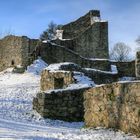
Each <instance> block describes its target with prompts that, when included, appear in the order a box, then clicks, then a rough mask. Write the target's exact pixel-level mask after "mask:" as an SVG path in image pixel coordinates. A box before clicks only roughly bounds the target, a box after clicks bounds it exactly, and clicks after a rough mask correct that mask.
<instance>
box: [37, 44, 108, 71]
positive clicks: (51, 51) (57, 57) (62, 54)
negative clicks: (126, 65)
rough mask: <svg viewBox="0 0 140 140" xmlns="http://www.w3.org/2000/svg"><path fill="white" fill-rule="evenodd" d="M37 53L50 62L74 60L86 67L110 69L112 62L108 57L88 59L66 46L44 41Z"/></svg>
mask: <svg viewBox="0 0 140 140" xmlns="http://www.w3.org/2000/svg"><path fill="white" fill-rule="evenodd" d="M35 53H36V56H41V58H42V59H43V60H44V61H46V62H47V63H48V64H52V63H60V62H73V63H76V64H78V65H80V66H81V67H85V68H86V67H87V68H95V69H100V70H105V71H109V70H110V62H109V60H107V59H86V58H84V57H81V56H80V55H79V54H77V53H75V52H73V51H71V50H69V49H67V48H65V47H62V46H59V45H52V44H51V43H43V44H42V45H41V46H40V47H38V48H37V49H36V52H35Z"/></svg>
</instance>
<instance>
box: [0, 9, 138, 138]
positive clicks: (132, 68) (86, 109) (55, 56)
mask: <svg viewBox="0 0 140 140" xmlns="http://www.w3.org/2000/svg"><path fill="white" fill-rule="evenodd" d="M38 57H41V58H42V59H43V60H44V61H45V62H47V63H48V64H49V66H48V67H47V68H46V69H44V70H43V71H42V73H41V80H40V87H41V88H40V92H39V93H37V95H36V97H35V98H34V100H33V108H34V109H35V110H36V111H37V112H38V113H39V114H41V115H42V116H43V117H45V118H51V119H60V120H65V121H84V122H85V125H86V126H87V127H107V128H115V129H120V130H123V131H124V132H126V133H128V132H131V133H133V134H136V135H137V136H140V129H139V128H140V94H139V89H140V81H139V78H140V62H139V60H140V53H139V52H138V53H137V56H136V60H135V61H131V62H115V61H111V60H109V51H108V22H107V21H103V20H101V16H100V11H98V10H91V11H89V12H88V13H87V14H86V15H84V16H82V17H81V18H79V19H77V20H76V21H74V22H71V23H69V24H66V25H64V26H62V28H61V29H60V30H57V35H56V39H53V40H49V41H43V42H40V41H39V40H38V39H29V38H28V37H25V36H22V37H18V36H7V37H5V38H3V39H1V40H0V58H1V59H0V71H2V70H4V69H6V68H9V67H13V66H17V65H21V66H23V67H24V68H25V69H26V67H27V66H28V65H29V64H31V63H32V62H33V61H34V60H35V59H37V58H38ZM56 63H57V64H56ZM114 67H115V68H117V70H116V71H114V70H113V68H114ZM124 76H127V77H133V79H132V78H131V80H132V81H129V82H120V80H119V79H120V78H122V77H124ZM85 81H86V82H85ZM101 84H104V85H101Z"/></svg>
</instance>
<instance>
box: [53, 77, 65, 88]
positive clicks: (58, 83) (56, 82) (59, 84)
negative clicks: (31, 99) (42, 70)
mask: <svg viewBox="0 0 140 140" xmlns="http://www.w3.org/2000/svg"><path fill="white" fill-rule="evenodd" d="M63 86H64V78H54V88H55V89H60V88H63Z"/></svg>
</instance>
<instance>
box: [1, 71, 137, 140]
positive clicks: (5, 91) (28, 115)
mask: <svg viewBox="0 0 140 140" xmlns="http://www.w3.org/2000/svg"><path fill="white" fill-rule="evenodd" d="M39 81H40V76H39V75H34V74H32V73H28V72H26V73H24V74H15V73H12V72H11V69H9V70H7V71H5V72H1V73H0V139H1V138H2V139H5V140H9V139H18V140H21V139H26V140H28V139H29V140H31V139H33V140H136V138H135V137H132V136H129V135H125V134H124V133H122V132H115V131H113V130H111V129H110V130H107V129H101V128H100V129H99V128H98V129H93V130H87V129H83V125H84V124H83V122H80V123H68V122H63V121H58V120H55V121H54V120H50V119H43V118H42V117H41V116H40V115H39V114H38V113H37V112H36V111H34V110H33V109H32V100H33V97H35V96H36V93H37V92H38V91H39Z"/></svg>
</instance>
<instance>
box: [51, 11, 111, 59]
mask: <svg viewBox="0 0 140 140" xmlns="http://www.w3.org/2000/svg"><path fill="white" fill-rule="evenodd" d="M62 31H63V33H62V39H60V40H58V39H57V40H56V41H55V40H54V41H53V42H55V43H57V44H58V45H62V46H64V47H66V48H68V49H71V50H73V51H74V52H76V53H78V54H79V55H81V56H82V57H86V58H104V59H108V58H109V53H108V52H109V51H108V22H107V21H102V20H101V18H100V11H98V10H91V11H89V12H88V13H87V14H86V15H84V16H82V17H80V18H79V19H77V20H76V21H74V22H71V23H69V24H67V25H64V26H62ZM101 52H102V53H101Z"/></svg>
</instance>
